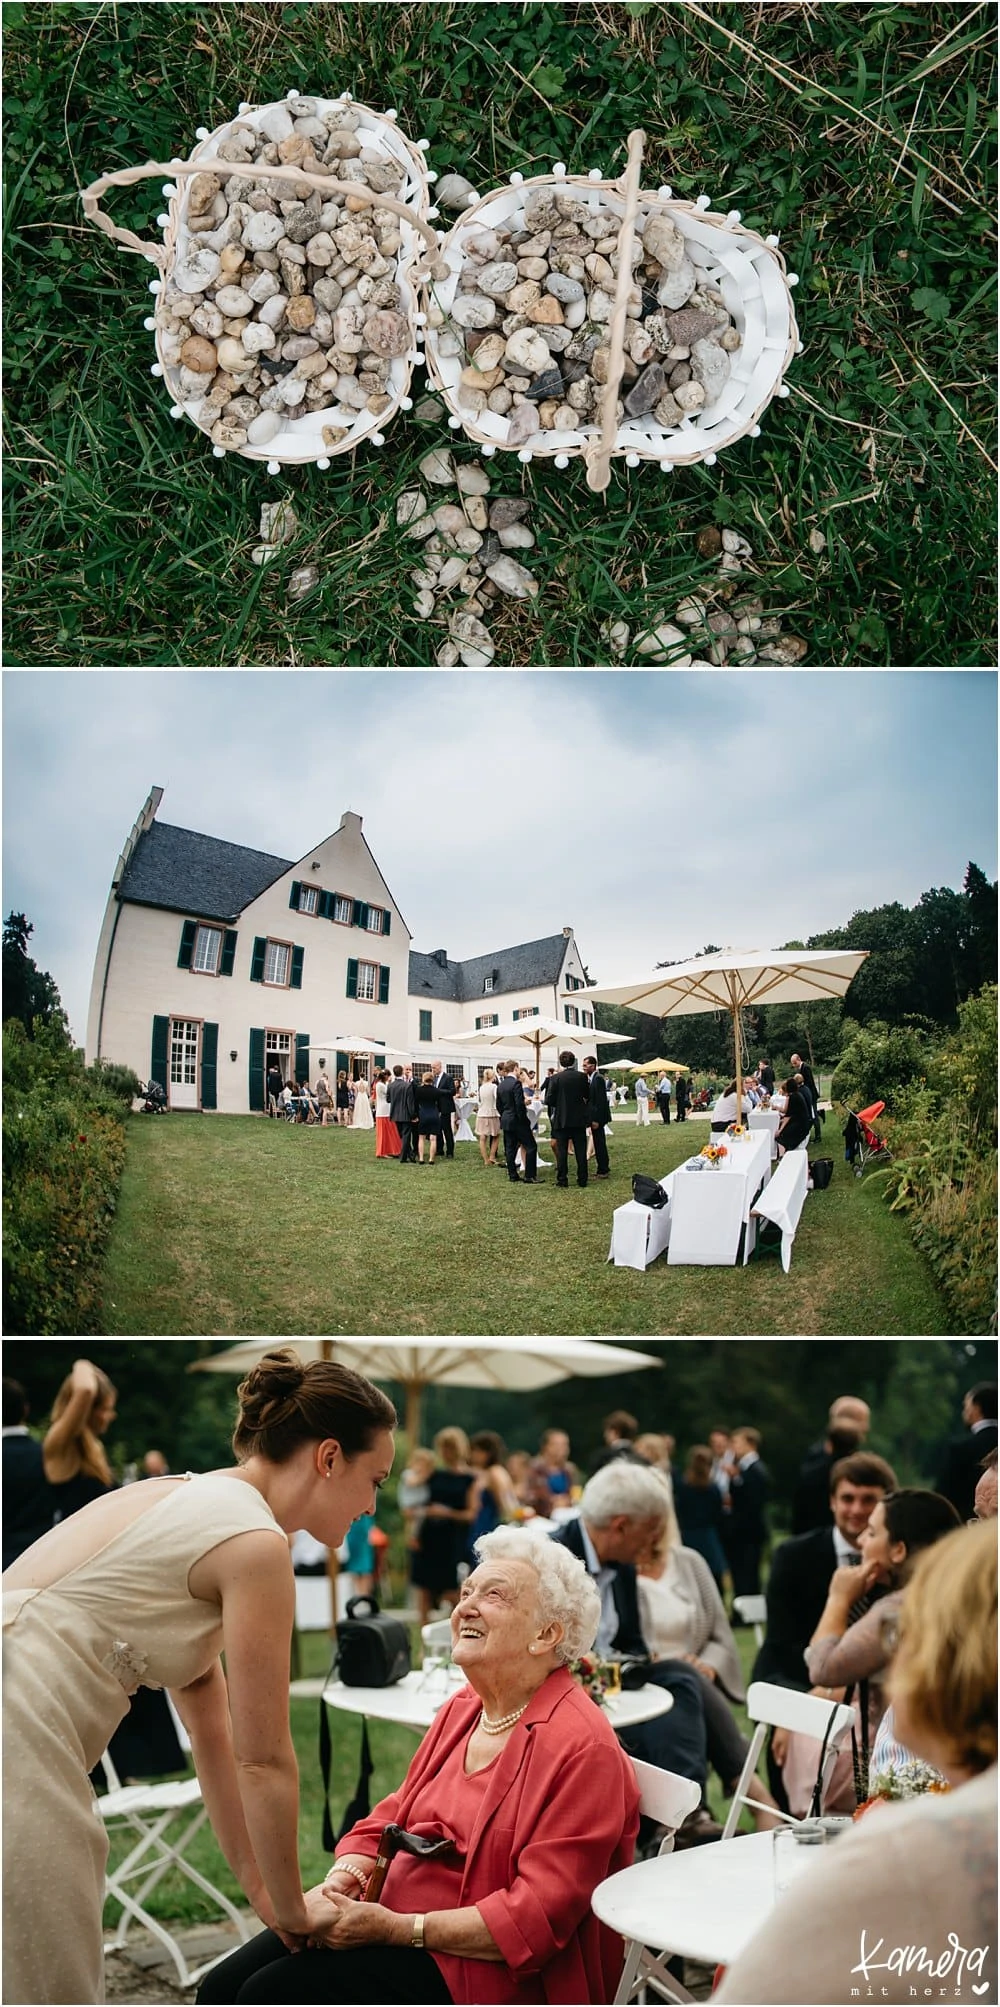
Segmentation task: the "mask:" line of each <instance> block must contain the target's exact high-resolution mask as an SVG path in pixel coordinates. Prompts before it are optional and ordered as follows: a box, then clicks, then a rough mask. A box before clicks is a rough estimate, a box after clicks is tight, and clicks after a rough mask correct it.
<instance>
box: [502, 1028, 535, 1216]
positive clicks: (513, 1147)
mask: <svg viewBox="0 0 1000 2007" xmlns="http://www.w3.org/2000/svg"><path fill="white" fill-rule="evenodd" d="M497 1113H498V1115H499V1117H500V1129H501V1133H502V1135H503V1153H504V1158H505V1160H506V1164H507V1176H508V1178H509V1179H510V1182H511V1184H512V1185H520V1184H525V1185H537V1183H538V1149H537V1147H536V1144H535V1134H534V1130H533V1129H532V1126H531V1123H530V1122H529V1120H528V1110H527V1108H526V1107H525V1102H524V1088H523V1087H522V1086H521V1082H520V1080H519V1079H518V1077H517V1061H516V1060H514V1059H508V1060H506V1061H505V1062H504V1063H503V1064H502V1065H501V1066H499V1067H498V1068H497ZM522 1148H523V1150H524V1177H523V1178H522V1177H521V1174H520V1172H519V1170H518V1168H517V1153H518V1150H519V1149H522Z"/></svg>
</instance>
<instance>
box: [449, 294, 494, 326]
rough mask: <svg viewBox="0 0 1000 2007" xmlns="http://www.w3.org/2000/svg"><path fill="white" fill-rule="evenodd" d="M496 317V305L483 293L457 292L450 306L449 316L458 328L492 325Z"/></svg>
mask: <svg viewBox="0 0 1000 2007" xmlns="http://www.w3.org/2000/svg"><path fill="white" fill-rule="evenodd" d="M496 317H497V310H496V305H495V303H494V301H493V300H488V299H487V298H486V295H485V294H484V293H459V294H458V295H457V297H456V299H455V300H454V302H453V304H452V308H451V318H452V320H453V321H454V322H455V324H456V326H457V327H460V328H488V327H492V325H493V323H494V321H495V320H496Z"/></svg>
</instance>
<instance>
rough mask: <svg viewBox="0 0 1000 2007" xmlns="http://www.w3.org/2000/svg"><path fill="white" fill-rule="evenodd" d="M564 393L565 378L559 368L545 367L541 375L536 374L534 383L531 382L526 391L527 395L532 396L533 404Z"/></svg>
mask: <svg viewBox="0 0 1000 2007" xmlns="http://www.w3.org/2000/svg"><path fill="white" fill-rule="evenodd" d="M562 394H563V380H562V376H561V374H560V372H559V370H558V369H543V371H542V374H541V376H536V378H535V381H534V383H529V385H528V388H527V390H526V391H525V396H526V397H530V399H531V401H532V403H533V404H541V403H542V402H543V400H544V399H545V398H547V397H562Z"/></svg>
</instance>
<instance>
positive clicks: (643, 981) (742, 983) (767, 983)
mask: <svg viewBox="0 0 1000 2007" xmlns="http://www.w3.org/2000/svg"><path fill="white" fill-rule="evenodd" d="M867 954H868V950H867V949H866V948H865V949H857V950H850V951H848V950H846V949H839V948H818V949H806V948H748V949H746V950H740V949H737V948H726V949H725V950H724V951H723V952H722V953H721V954H718V955H697V956H695V958H694V960H693V961H690V962H674V963H672V964H670V965H668V966H667V967H666V968H663V969H654V970H653V971H652V972H651V974H649V975H646V976H637V977H635V978H633V980H632V981H631V982H620V983H598V984H597V985H596V986H595V987H594V988H593V989H589V990H588V991H587V995H588V997H590V998H591V999H592V1000H593V1002H595V1003H609V1004H620V1005H624V1006H625V1007H627V1008H628V1009H630V1010H641V1011H646V1012H647V1013H648V1014H649V1016H651V1017H662V1018H670V1017H692V1016H694V1015H695V1014H696V1013H698V1012H701V1011H707V1010H726V1011H728V1012H729V1014H730V1016H731V1018H732V1021H733V1044H734V1057H735V1062H736V1064H735V1071H736V1092H737V1107H739V1106H740V1105H741V1103H742V1098H743V1058H742V1040H741V1037H740V1018H741V1015H742V1012H743V1011H744V1010H745V1009H746V1008H747V1006H748V1005H750V1006H754V1005H757V1004H780V1003H811V1002H812V1001H813V999H814V998H816V997H842V996H844V995H845V994H846V992H847V990H848V989H849V988H850V985H851V983H852V981H853V980H854V977H855V976H856V975H857V973H858V970H859V969H860V967H861V964H862V962H863V961H865V960H866V959H867Z"/></svg>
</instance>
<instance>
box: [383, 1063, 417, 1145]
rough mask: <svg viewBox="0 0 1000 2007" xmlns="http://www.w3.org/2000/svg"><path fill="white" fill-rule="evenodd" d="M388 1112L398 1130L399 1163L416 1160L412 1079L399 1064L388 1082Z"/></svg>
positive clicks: (414, 1098) (415, 1118) (414, 1097)
mask: <svg viewBox="0 0 1000 2007" xmlns="http://www.w3.org/2000/svg"><path fill="white" fill-rule="evenodd" d="M388 1098H389V1114H390V1116H391V1118H392V1120H393V1121H394V1122H395V1124H396V1127H397V1129H398V1130H399V1140H400V1142H401V1144H402V1146H403V1147H402V1149H401V1150H400V1153H399V1161H400V1163H401V1164H413V1163H415V1162H416V1156H417V1153H416V1150H415V1149H414V1130H415V1127H416V1121H417V1102H416V1096H415V1094H414V1091H413V1081H412V1079H409V1080H408V1079H407V1077H406V1075H405V1073H404V1072H403V1069H402V1067H401V1066H394V1067H393V1069H392V1079H391V1080H390V1082H389V1097H388Z"/></svg>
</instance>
